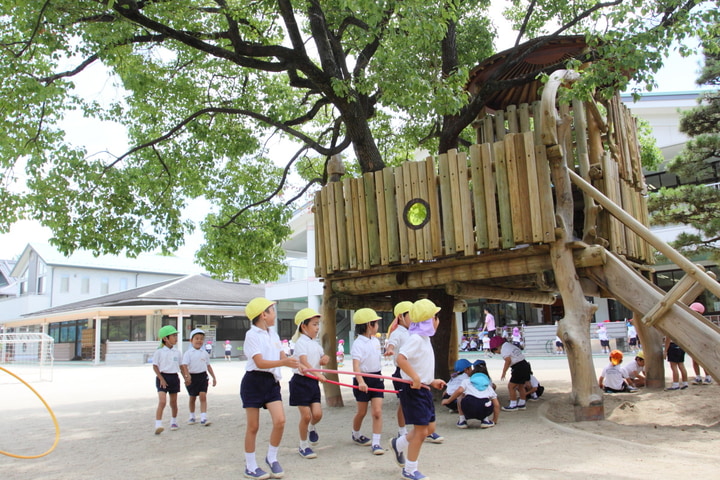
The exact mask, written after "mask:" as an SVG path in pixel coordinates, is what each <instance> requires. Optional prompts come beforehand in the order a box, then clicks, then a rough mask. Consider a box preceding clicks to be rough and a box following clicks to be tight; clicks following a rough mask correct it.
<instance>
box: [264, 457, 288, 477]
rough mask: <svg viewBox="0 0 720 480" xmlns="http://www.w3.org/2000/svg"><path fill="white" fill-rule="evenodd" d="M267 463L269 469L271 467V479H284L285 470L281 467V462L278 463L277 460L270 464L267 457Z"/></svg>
mask: <svg viewBox="0 0 720 480" xmlns="http://www.w3.org/2000/svg"><path fill="white" fill-rule="evenodd" d="M265 463H267V465H268V467H270V478H282V477H283V475H285V472H283V469H282V467H281V466H280V462H278V461H277V460H275V461H274V462H272V463H270V462H268V459H267V457H266V458H265Z"/></svg>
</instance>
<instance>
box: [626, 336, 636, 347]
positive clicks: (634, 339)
mask: <svg viewBox="0 0 720 480" xmlns="http://www.w3.org/2000/svg"><path fill="white" fill-rule="evenodd" d="M628 343H629V344H630V345H631V346H633V347H634V346H635V345H637V337H632V338H630V341H629V342H628Z"/></svg>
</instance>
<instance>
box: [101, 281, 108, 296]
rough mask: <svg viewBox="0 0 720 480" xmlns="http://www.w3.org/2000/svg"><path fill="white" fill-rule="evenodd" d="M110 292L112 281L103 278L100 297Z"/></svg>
mask: <svg viewBox="0 0 720 480" xmlns="http://www.w3.org/2000/svg"><path fill="white" fill-rule="evenodd" d="M109 291H110V280H109V279H108V277H102V278H101V279H100V295H107V294H108V292H109Z"/></svg>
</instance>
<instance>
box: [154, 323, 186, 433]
mask: <svg viewBox="0 0 720 480" xmlns="http://www.w3.org/2000/svg"><path fill="white" fill-rule="evenodd" d="M158 337H159V338H160V342H161V343H160V346H159V347H158V349H157V350H155V353H154V354H153V371H154V372H155V387H156V388H157V392H158V406H157V410H156V412H155V435H160V434H161V433H162V432H163V430H164V428H163V426H162V416H163V410H165V405H166V404H167V396H168V395H170V414H171V418H170V430H177V429H178V424H177V414H178V403H177V394H178V392H179V391H180V377H179V376H178V372H180V351H179V350H178V349H177V348H176V347H175V344H177V341H178V331H177V329H176V328H175V327H173V326H172V325H165V326H164V327H162V328H161V329H160V331H158Z"/></svg>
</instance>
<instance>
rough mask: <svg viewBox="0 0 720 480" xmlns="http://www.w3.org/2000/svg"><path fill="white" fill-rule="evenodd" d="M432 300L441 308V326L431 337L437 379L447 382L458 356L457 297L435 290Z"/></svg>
mask: <svg viewBox="0 0 720 480" xmlns="http://www.w3.org/2000/svg"><path fill="white" fill-rule="evenodd" d="M430 300H432V301H433V302H434V303H435V305H437V306H438V307H440V308H441V310H440V312H439V313H438V318H439V319H440V324H439V325H438V329H437V332H435V335H434V336H433V337H431V342H432V346H433V350H434V351H435V378H442V379H445V380H446V379H449V378H450V371H451V370H450V364H451V363H452V364H453V365H454V364H455V361H456V360H457V355H458V348H457V347H458V346H457V329H456V328H455V313H454V312H453V306H454V305H455V297H453V296H452V295H448V294H447V293H445V292H444V291H443V290H433V292H432V293H431V294H430ZM453 332H454V334H453ZM433 393H437V392H433Z"/></svg>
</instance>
